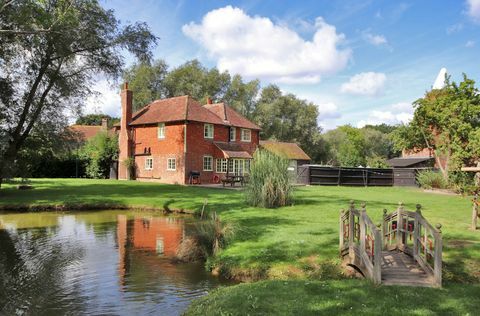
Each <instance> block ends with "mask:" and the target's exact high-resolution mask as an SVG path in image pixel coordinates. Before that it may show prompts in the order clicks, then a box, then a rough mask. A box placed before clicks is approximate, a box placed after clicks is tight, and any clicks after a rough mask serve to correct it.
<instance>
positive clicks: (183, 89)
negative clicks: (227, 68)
mask: <svg viewBox="0 0 480 316" xmlns="http://www.w3.org/2000/svg"><path fill="white" fill-rule="evenodd" d="M229 84H230V74H229V73H228V72H223V73H221V72H220V71H219V70H218V69H217V68H212V69H207V68H205V67H204V66H202V65H201V64H200V62H199V61H198V60H192V61H189V62H186V63H185V64H183V65H180V66H179V67H177V68H175V69H173V70H172V71H170V72H169V73H168V74H167V76H166V77H165V87H166V90H167V97H175V96H180V95H185V94H188V95H190V96H191V97H193V98H194V99H195V100H198V101H200V102H204V103H206V99H207V97H210V98H212V100H214V101H220V100H221V98H222V97H223V96H224V95H225V92H226V91H227V89H228V86H229Z"/></svg>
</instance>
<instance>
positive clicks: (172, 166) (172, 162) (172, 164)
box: [167, 158, 177, 171]
mask: <svg viewBox="0 0 480 316" xmlns="http://www.w3.org/2000/svg"><path fill="white" fill-rule="evenodd" d="M167 170H170V171H175V170H177V159H175V158H168V159H167Z"/></svg>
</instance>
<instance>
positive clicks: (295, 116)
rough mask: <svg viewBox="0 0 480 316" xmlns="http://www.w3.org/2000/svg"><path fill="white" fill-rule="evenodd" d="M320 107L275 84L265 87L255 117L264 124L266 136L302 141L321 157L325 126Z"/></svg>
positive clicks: (316, 157)
mask: <svg viewBox="0 0 480 316" xmlns="http://www.w3.org/2000/svg"><path fill="white" fill-rule="evenodd" d="M317 118H318V108H317V106H316V105H315V104H313V103H309V102H307V101H305V100H301V99H298V98H297V97H296V96H295V95H293V94H286V95H283V94H282V92H281V91H280V88H279V87H278V86H275V85H269V86H267V87H265V88H264V89H263V90H262V92H261V95H260V99H259V101H258V104H257V108H256V111H255V121H256V122H257V123H258V124H259V125H260V126H261V127H262V131H261V136H262V138H263V139H274V140H278V141H286V142H296V143H298V144H299V145H300V146H301V147H302V148H303V149H304V150H305V151H306V152H307V154H309V155H310V157H311V158H312V159H313V160H314V161H317V160H318V159H319V155H320V154H321V153H320V152H319V150H320V149H323V146H322V144H321V142H322V139H321V134H320V132H321V128H320V127H319V126H318V122H317Z"/></svg>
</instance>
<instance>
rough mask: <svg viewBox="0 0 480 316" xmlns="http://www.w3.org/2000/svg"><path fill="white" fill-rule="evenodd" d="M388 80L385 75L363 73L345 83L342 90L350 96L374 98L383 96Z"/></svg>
mask: <svg viewBox="0 0 480 316" xmlns="http://www.w3.org/2000/svg"><path fill="white" fill-rule="evenodd" d="M386 80H387V76H386V75H385V74H384V73H381V72H380V73H379V72H362V73H359V74H356V75H355V76H353V77H351V78H350V80H349V81H348V82H345V83H343V84H342V86H341V88H340V90H341V91H342V92H343V93H348V94H354V95H368V96H374V95H378V94H381V92H382V90H383V88H384V86H385V81H386Z"/></svg>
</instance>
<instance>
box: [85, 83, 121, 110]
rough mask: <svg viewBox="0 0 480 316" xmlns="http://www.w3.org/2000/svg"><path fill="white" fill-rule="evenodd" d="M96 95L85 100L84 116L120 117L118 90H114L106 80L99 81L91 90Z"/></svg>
mask: <svg viewBox="0 0 480 316" xmlns="http://www.w3.org/2000/svg"><path fill="white" fill-rule="evenodd" d="M93 90H94V91H95V92H96V95H92V96H90V97H88V98H87V100H86V102H85V113H86V114H91V113H94V114H97V113H98V114H100V113H101V114H108V115H110V116H113V117H120V115H121V101H120V90H119V89H114V88H113V87H112V86H111V85H110V84H109V83H108V82H107V81H106V80H100V81H99V82H97V84H96V85H95V88H94V89H93Z"/></svg>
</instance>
